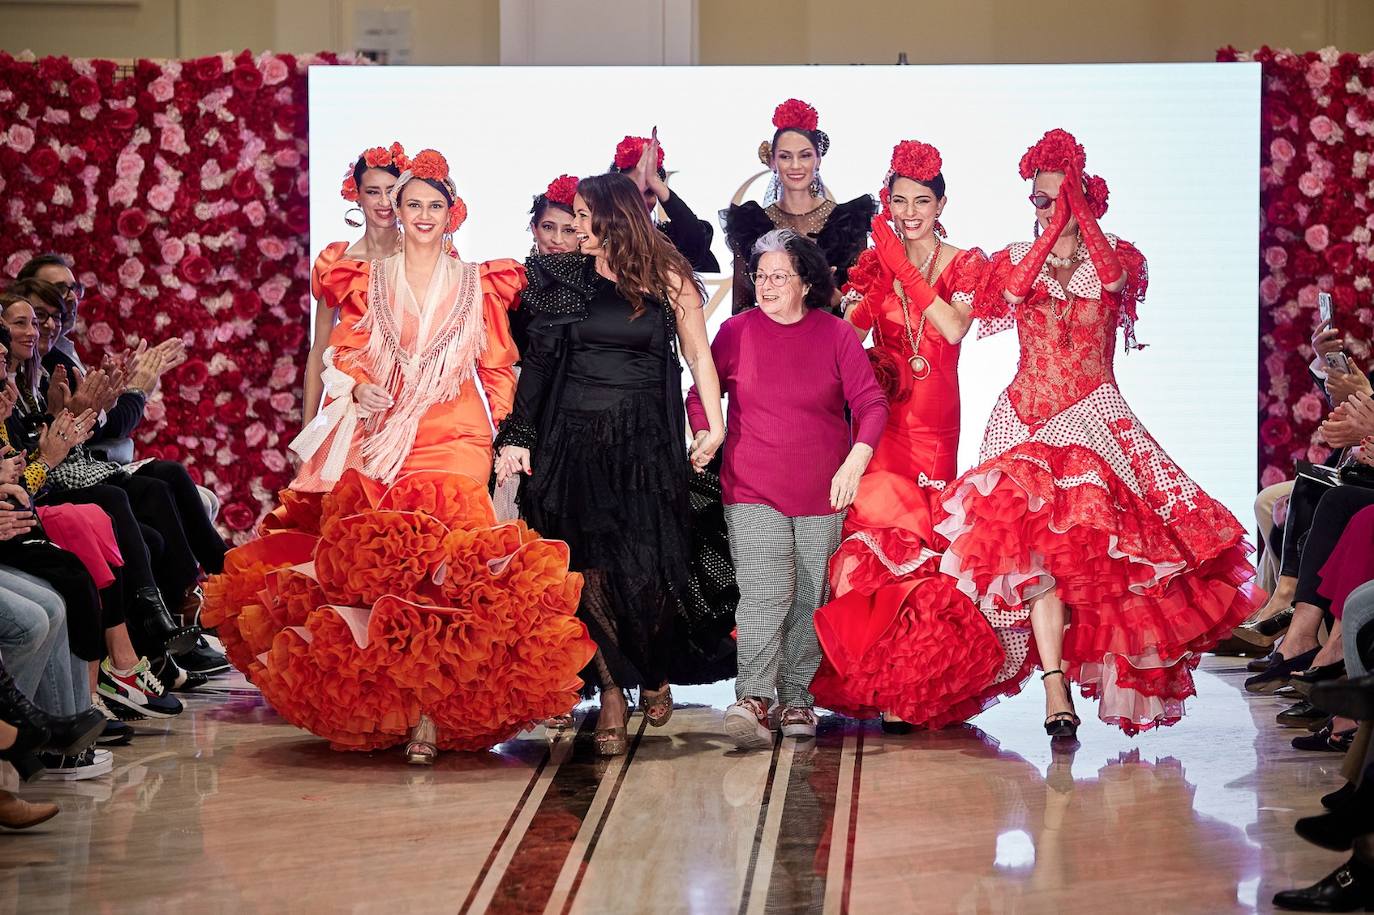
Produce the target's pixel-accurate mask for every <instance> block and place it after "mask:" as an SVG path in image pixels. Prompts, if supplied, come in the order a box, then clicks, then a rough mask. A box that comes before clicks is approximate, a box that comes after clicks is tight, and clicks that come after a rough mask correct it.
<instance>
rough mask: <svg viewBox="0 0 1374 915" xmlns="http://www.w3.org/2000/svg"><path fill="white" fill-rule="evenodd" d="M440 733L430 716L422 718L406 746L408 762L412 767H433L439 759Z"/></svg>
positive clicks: (422, 716)
mask: <svg viewBox="0 0 1374 915" xmlns="http://www.w3.org/2000/svg"><path fill="white" fill-rule="evenodd" d="M438 740H439V731H438V728H436V727H435V726H434V722H433V721H432V720H431V719H430V717H429V716H428V715H421V716H420V723H419V724H417V725H415V730H414V731H412V732H411V735H410V743H408V744H406V762H408V763H410V764H411V765H412V766H432V765H434V761H435V760H436V759H438V758H439V746H438Z"/></svg>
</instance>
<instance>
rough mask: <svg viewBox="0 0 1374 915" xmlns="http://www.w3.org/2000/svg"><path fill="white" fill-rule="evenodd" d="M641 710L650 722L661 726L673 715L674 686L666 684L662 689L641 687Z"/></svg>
mask: <svg viewBox="0 0 1374 915" xmlns="http://www.w3.org/2000/svg"><path fill="white" fill-rule="evenodd" d="M639 710H640V711H642V712H643V713H644V717H645V718H646V719H648V721H649V724H650V725H652V726H653V727H656V728H661V727H663V726H664V725H665V724H667V723H668V719H670V718H672V717H673V688H672V687H671V686H665V687H663V689H660V690H652V689H640V691H639Z"/></svg>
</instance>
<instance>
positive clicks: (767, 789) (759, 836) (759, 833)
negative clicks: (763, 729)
mask: <svg viewBox="0 0 1374 915" xmlns="http://www.w3.org/2000/svg"><path fill="white" fill-rule="evenodd" d="M781 752H782V738H781V737H774V738H773V759H772V760H771V761H770V762H769V763H768V777H767V778H766V779H765V780H764V782H763V802H762V803H760V804H759V821H758V825H757V826H755V827H754V847H753V849H752V850H751V851H750V852H749V868H748V869H747V870H746V871H745V872H744V892H743V893H742V894H741V895H740V900H739V915H744V913H745V912H747V911H749V894H750V893H751V892H753V889H754V871H755V870H757V869H758V866H759V849H761V848H762V847H763V829H764V826H765V824H767V822H768V799H769V798H770V797H772V795H773V776H774V775H776V774H777V771H778V754H779V753H781Z"/></svg>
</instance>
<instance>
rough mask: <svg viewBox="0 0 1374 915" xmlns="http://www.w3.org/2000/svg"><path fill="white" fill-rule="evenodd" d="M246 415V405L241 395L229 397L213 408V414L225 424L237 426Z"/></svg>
mask: <svg viewBox="0 0 1374 915" xmlns="http://www.w3.org/2000/svg"><path fill="white" fill-rule="evenodd" d="M247 415H248V405H247V404H246V403H245V402H244V400H243V398H242V397H230V398H229V399H228V400H226V401H225V402H224V403H222V404H220V405H219V406H218V407H217V408H216V409H215V416H216V417H217V418H218V419H219V421H220V422H222V423H224V424H225V425H226V426H230V427H231V428H232V427H237V426H238V424H239V423H241V422H243V419H244V417H245V416H247Z"/></svg>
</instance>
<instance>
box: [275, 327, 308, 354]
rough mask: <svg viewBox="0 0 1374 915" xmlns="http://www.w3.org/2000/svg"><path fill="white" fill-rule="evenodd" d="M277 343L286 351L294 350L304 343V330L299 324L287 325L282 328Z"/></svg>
mask: <svg viewBox="0 0 1374 915" xmlns="http://www.w3.org/2000/svg"><path fill="white" fill-rule="evenodd" d="M279 342H280V343H281V345H282V346H283V347H285V348H286V349H295V348H296V347H298V346H300V345H301V344H302V343H304V342H305V328H304V327H303V326H301V325H300V324H287V325H286V326H285V327H284V328H282V332H281V338H280V341H279Z"/></svg>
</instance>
